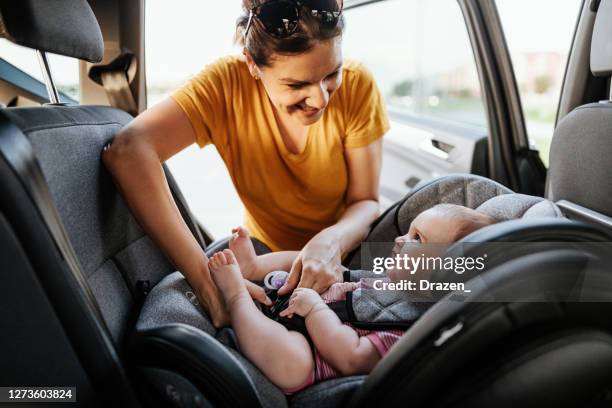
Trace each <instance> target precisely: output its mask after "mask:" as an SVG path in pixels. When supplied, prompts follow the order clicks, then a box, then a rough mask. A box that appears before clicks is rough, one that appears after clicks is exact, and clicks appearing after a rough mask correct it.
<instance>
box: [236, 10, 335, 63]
mask: <svg viewBox="0 0 612 408" xmlns="http://www.w3.org/2000/svg"><path fill="white" fill-rule="evenodd" d="M254 3H258V4H262V3H265V2H257V0H243V1H242V8H243V11H244V14H243V15H241V16H240V17H239V18H238V20H237V21H236V37H235V41H236V43H237V44H238V45H241V46H243V47H245V48H246V49H247V51H248V52H249V54H251V57H252V58H253V61H255V64H257V65H258V66H260V67H264V66H270V65H271V57H272V55H273V54H280V55H295V54H302V53H304V52H307V51H309V50H310V49H312V47H314V45H315V44H316V43H317V42H320V41H327V40H331V39H333V38H336V37H338V36H341V35H342V32H343V31H344V16H342V15H341V16H340V20H339V21H338V24H336V25H335V26H334V27H326V26H325V25H323V24H321V23H320V22H319V20H318V19H316V18H315V17H313V16H312V15H310V13H305V12H303V10H302V13H301V17H300V21H299V23H298V28H297V30H296V32H295V33H293V34H292V35H291V36H289V37H287V38H276V37H273V36H271V35H270V34H268V33H266V31H265V30H264V29H263V27H262V26H261V24H260V23H259V22H258V21H255V18H254V19H253V21H251V27H250V28H249V32H248V35H247V38H246V44H245V38H244V31H245V30H246V26H247V22H248V21H249V10H251V8H252V7H253V6H254Z"/></svg>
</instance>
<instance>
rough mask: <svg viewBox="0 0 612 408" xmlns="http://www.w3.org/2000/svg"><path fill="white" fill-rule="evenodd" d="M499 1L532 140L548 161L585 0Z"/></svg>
mask: <svg viewBox="0 0 612 408" xmlns="http://www.w3.org/2000/svg"><path fill="white" fill-rule="evenodd" d="M496 4H497V8H498V11H499V15H500V18H501V21H502V26H503V28H504V32H505V35H506V41H507V43H508V48H509V50H510V56H511V58H512V64H513V66H514V72H515V75H516V79H517V81H518V86H519V92H520V94H521V102H522V105H523V114H524V116H525V121H526V125H527V133H528V135H529V140H530V143H531V144H532V145H533V146H535V148H536V149H538V150H539V152H540V156H541V158H542V161H543V162H544V164H545V165H546V166H547V167H548V155H549V151H550V141H551V139H552V134H553V130H554V126H555V118H556V116H557V107H558V103H559V96H560V94H561V85H562V83H563V76H564V73H565V66H566V62H567V57H568V55H569V51H570V46H571V42H572V37H573V34H574V30H575V28H576V22H577V19H578V12H579V11H580V6H581V4H582V1H580V0H537V1H533V0H497V3H496ZM543 16H549V18H544V17H543Z"/></svg>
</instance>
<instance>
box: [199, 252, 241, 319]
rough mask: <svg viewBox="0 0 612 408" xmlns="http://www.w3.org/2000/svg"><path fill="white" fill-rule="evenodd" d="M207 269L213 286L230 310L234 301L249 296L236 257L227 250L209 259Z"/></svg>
mask: <svg viewBox="0 0 612 408" xmlns="http://www.w3.org/2000/svg"><path fill="white" fill-rule="evenodd" d="M208 267H209V269H210V275H211V276H212V279H213V281H214V282H215V285H217V288H219V291H220V292H221V296H223V299H224V300H225V304H226V305H227V306H228V307H229V308H230V309H231V306H232V304H233V303H234V302H235V301H236V299H238V298H240V297H241V296H243V295H246V296H247V297H248V296H249V294H248V292H247V290H246V286H245V284H244V280H243V278H242V274H241V273H240V267H239V266H238V262H237V261H236V257H235V256H234V254H233V252H232V251H231V250H229V249H224V250H223V251H222V252H217V253H216V254H214V255H213V256H212V257H210V260H209V263H208Z"/></svg>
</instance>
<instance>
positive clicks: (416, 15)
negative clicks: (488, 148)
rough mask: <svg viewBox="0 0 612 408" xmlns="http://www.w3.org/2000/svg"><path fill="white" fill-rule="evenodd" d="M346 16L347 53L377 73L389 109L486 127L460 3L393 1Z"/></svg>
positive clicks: (426, 0) (415, 0) (452, 1)
mask: <svg viewBox="0 0 612 408" xmlns="http://www.w3.org/2000/svg"><path fill="white" fill-rule="evenodd" d="M346 15H347V29H346V34H345V36H344V53H345V55H346V56H347V57H353V58H355V59H357V60H359V61H362V62H364V63H365V64H366V65H367V66H368V67H369V68H370V69H371V70H372V71H373V73H374V76H375V77H376V81H377V83H378V85H379V87H380V89H381V92H382V93H383V95H384V97H385V100H386V102H387V106H388V107H389V109H391V110H396V111H400V112H406V113H409V114H415V115H418V116H423V115H426V116H430V117H433V118H435V119H442V120H451V121H455V122H461V123H465V124H470V125H477V126H482V127H486V125H487V123H486V115H485V111H484V105H483V102H482V98H481V90H480V84H479V80H478V72H477V70H476V63H475V61H474V54H473V52H472V48H471V45H470V40H469V37H468V33H467V30H466V27H465V22H464V19H463V15H462V13H461V9H460V8H459V5H458V4H457V1H456V0H438V1H431V0H388V1H383V2H379V3H373V4H369V5H365V6H362V7H358V8H356V9H351V10H347V11H346Z"/></svg>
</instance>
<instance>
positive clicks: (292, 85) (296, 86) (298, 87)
mask: <svg viewBox="0 0 612 408" xmlns="http://www.w3.org/2000/svg"><path fill="white" fill-rule="evenodd" d="M288 86H289V88H291V89H296V90H297V89H302V88H303V87H304V85H303V84H289V85H288Z"/></svg>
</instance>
